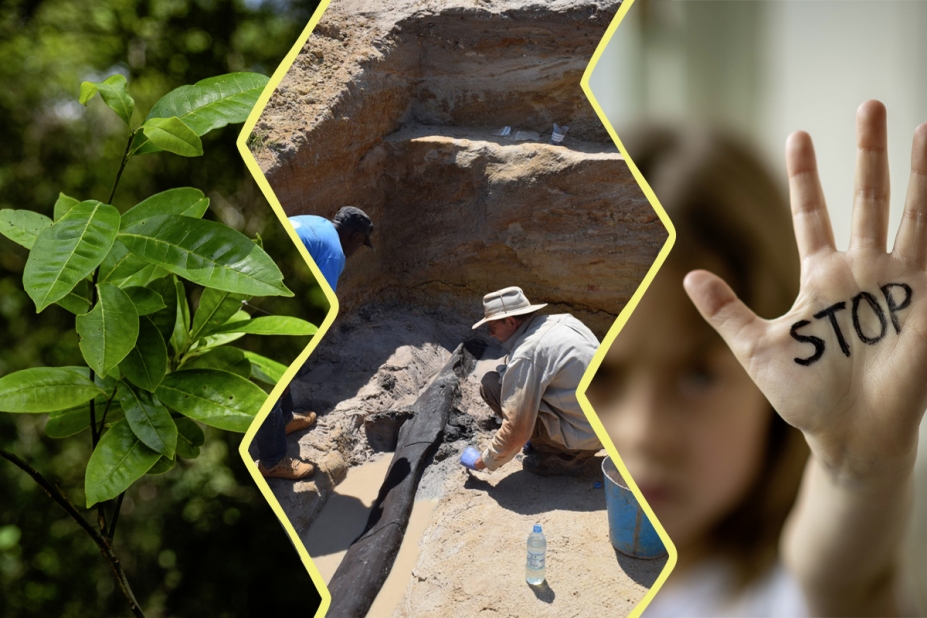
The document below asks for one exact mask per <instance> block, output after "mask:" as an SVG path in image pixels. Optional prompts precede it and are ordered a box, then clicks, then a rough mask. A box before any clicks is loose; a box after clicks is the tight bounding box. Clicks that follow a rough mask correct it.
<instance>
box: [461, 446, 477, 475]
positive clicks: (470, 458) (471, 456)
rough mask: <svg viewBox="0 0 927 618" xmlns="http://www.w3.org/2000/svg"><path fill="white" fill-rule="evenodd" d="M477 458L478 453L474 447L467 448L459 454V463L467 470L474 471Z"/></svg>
mask: <svg viewBox="0 0 927 618" xmlns="http://www.w3.org/2000/svg"><path fill="white" fill-rule="evenodd" d="M479 458H480V452H479V451H478V450H477V449H475V448H474V447H472V446H468V447H467V448H465V449H464V452H463V453H461V454H460V463H461V464H463V466H464V467H465V468H467V469H469V470H476V468H475V467H474V465H475V464H476V460H477V459H479Z"/></svg>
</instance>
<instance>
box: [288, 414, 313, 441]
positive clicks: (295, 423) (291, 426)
mask: <svg viewBox="0 0 927 618" xmlns="http://www.w3.org/2000/svg"><path fill="white" fill-rule="evenodd" d="M315 419H316V415H315V412H307V413H306V414H298V413H296V412H294V413H293V418H292V419H291V420H290V422H289V423H287V424H286V434H287V435H290V434H291V433H293V432H294V431H299V430H300V429H305V428H306V427H311V426H312V424H313V423H315Z"/></svg>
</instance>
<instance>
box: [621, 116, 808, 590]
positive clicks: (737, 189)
mask: <svg viewBox="0 0 927 618" xmlns="http://www.w3.org/2000/svg"><path fill="white" fill-rule="evenodd" d="M620 136H621V139H622V143H623V144H624V145H625V147H626V148H627V151H628V154H629V155H630V157H631V159H632V160H633V161H634V163H635V164H636V165H637V167H638V168H639V169H640V171H641V173H642V174H643V175H644V177H645V178H646V179H647V181H648V183H649V184H650V186H651V188H652V189H653V191H654V193H655V194H656V196H657V199H658V200H660V204H661V205H662V206H663V208H664V209H665V210H666V212H667V214H668V215H669V217H670V219H671V220H672V222H673V225H674V226H675V228H676V244H675V246H674V247H673V250H672V252H671V253H670V256H669V259H668V261H667V265H668V266H671V267H673V268H674V269H677V270H682V272H688V271H689V270H692V269H695V268H707V269H711V268H713V267H714V268H717V261H720V262H721V263H722V264H723V269H724V270H723V271H722V272H717V273H716V274H718V275H720V276H722V277H724V278H725V280H726V281H727V282H728V283H729V284H730V285H731V287H732V288H733V289H734V292H735V293H736V294H737V295H738V297H740V299H741V300H743V301H744V302H745V303H746V304H747V306H749V307H750V308H751V309H753V310H754V311H755V312H756V313H757V314H759V315H760V316H761V317H764V318H773V317H778V316H779V315H782V314H783V313H785V312H786V311H788V309H789V308H790V307H791V305H792V303H793V302H794V300H795V296H796V295H797V293H798V283H799V261H798V249H797V246H796V244H795V237H794V234H793V231H792V221H791V217H790V213H789V207H788V204H787V202H786V201H785V200H784V199H783V197H782V193H781V191H780V189H779V186H778V185H777V183H776V182H774V181H773V180H772V178H771V177H770V175H769V174H768V173H767V171H766V170H765V169H764V167H763V165H762V164H761V163H760V162H759V161H758V160H757V158H756V157H755V156H754V155H753V154H752V153H751V152H750V151H749V149H747V148H745V147H744V146H742V145H741V144H740V143H738V142H737V141H736V140H734V139H732V138H731V137H730V136H727V135H724V134H720V133H716V132H711V131H704V130H695V129H691V130H685V129H672V128H662V127H641V128H638V129H632V130H630V131H627V132H625V133H621V134H620ZM712 258H714V261H713V262H712V263H706V260H711V259H712ZM679 286H680V290H681V288H682V281H681V280H680V281H679ZM706 327H707V325H706ZM770 417H771V420H770V427H769V433H768V434H767V442H766V454H765V457H764V459H763V465H762V469H761V471H760V474H759V475H758V476H757V478H756V479H755V481H754V482H753V484H752V486H751V487H750V489H749V491H748V493H747V494H746V496H745V498H744V499H743V501H742V502H741V503H740V504H739V505H738V506H737V507H735V508H734V510H733V511H732V512H730V513H729V514H728V515H727V516H726V517H724V519H723V520H722V521H721V522H719V524H718V525H717V526H716V527H715V528H714V529H713V530H712V531H711V532H710V537H709V538H708V539H707V541H708V543H707V545H708V547H709V551H711V552H712V553H713V554H714V555H720V556H723V557H725V558H727V559H729V560H731V561H733V562H734V563H735V564H736V566H737V567H738V568H737V575H738V581H737V582H736V584H737V585H738V586H739V587H743V586H746V585H747V584H749V583H750V582H752V581H754V580H755V579H756V577H757V576H759V575H761V574H762V573H764V572H765V571H766V570H767V569H768V568H769V567H770V566H771V565H772V564H773V562H774V561H775V559H776V556H777V551H778V542H779V537H780V535H781V532H782V526H783V524H784V522H785V519H786V517H787V516H788V514H789V511H790V510H791V508H792V506H793V504H794V502H795V497H796V494H797V492H798V487H799V484H800V483H801V475H802V471H803V469H804V464H805V462H806V460H807V457H808V448H807V445H806V443H805V440H804V437H803V436H802V434H801V432H799V431H798V430H796V429H794V428H793V427H791V426H789V425H788V424H786V423H785V421H783V420H782V419H781V418H780V417H779V415H778V414H776V413H775V412H773V413H772V414H771V415H770Z"/></svg>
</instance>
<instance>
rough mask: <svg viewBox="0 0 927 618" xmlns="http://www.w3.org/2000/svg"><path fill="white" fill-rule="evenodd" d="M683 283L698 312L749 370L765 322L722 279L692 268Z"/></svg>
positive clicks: (764, 327) (761, 336) (763, 331)
mask: <svg viewBox="0 0 927 618" xmlns="http://www.w3.org/2000/svg"><path fill="white" fill-rule="evenodd" d="M682 284H683V286H684V287H685V289H686V293H687V294H688V295H689V298H691V299H692V303H693V304H694V305H695V308H696V309H698V312H699V313H701V314H702V317H703V318H705V320H706V321H707V322H708V323H709V324H711V326H712V327H714V329H715V330H716V331H718V334H719V335H721V338H722V339H724V342H725V343H727V346H728V347H729V348H730V349H731V351H732V352H733V353H734V356H736V357H737V360H738V361H740V364H741V365H743V366H744V368H745V369H747V371H748V372H749V370H750V360H751V358H752V357H753V352H754V350H755V349H756V345H757V343H758V342H759V341H760V340H762V338H763V336H764V334H765V333H766V328H767V326H766V321H765V320H762V319H760V318H759V317H758V316H757V315H756V314H755V313H753V312H752V311H751V310H750V309H749V307H747V306H746V305H745V304H743V302H742V301H741V300H740V299H739V298H737V295H736V294H734V291H733V290H732V289H731V288H730V286H728V284H727V283H725V282H724V280H723V279H721V278H720V277H718V276H717V275H713V274H712V273H710V272H708V271H705V270H693V271H692V272H690V273H689V274H688V275H686V278H685V279H684V280H683V282H682Z"/></svg>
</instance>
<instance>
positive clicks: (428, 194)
mask: <svg viewBox="0 0 927 618" xmlns="http://www.w3.org/2000/svg"><path fill="white" fill-rule="evenodd" d="M384 4H386V5H387V6H383V7H375V6H374V3H370V2H361V1H358V0H350V1H347V2H340V1H339V0H335V1H334V2H333V3H332V5H331V6H330V8H329V10H328V11H327V12H326V13H325V15H324V16H323V17H322V20H321V22H320V23H319V25H318V26H317V27H316V29H315V31H314V32H313V34H312V35H311V36H310V37H309V39H308V42H307V43H306V45H305V46H304V48H303V50H302V52H301V53H300V55H299V57H298V58H297V60H296V62H295V63H294V64H293V66H292V68H291V69H290V71H289V72H288V73H287V75H286V77H285V78H284V80H283V82H282V83H281V85H280V87H279V88H278V89H277V91H276V92H275V93H274V94H273V96H272V98H271V100H270V103H269V105H268V106H267V108H266V109H265V110H264V113H263V115H262V117H261V119H260V121H259V122H258V125H257V127H256V129H255V132H254V135H253V136H252V142H251V143H252V144H253V150H254V151H255V155H256V156H257V158H258V161H259V163H260V164H261V167H262V169H263V170H264V172H265V174H266V176H267V178H268V181H269V182H270V185H271V187H272V188H273V190H274V192H275V194H276V195H277V197H278V199H279V200H280V202H281V204H282V206H283V208H284V210H285V211H286V212H287V214H289V215H296V214H307V213H311V214H319V215H322V216H326V217H331V216H332V215H333V214H334V213H335V212H336V211H337V210H338V209H339V208H340V207H341V206H344V205H348V204H352V205H356V206H358V207H360V208H362V209H363V210H365V211H366V212H367V213H368V214H369V215H370V217H371V218H372V219H373V222H374V225H375V232H374V236H373V241H374V245H375V247H376V251H369V250H362V251H361V252H359V253H358V255H356V256H355V257H353V258H351V260H350V261H349V263H348V265H347V268H346V272H345V274H344V275H343V277H342V280H341V282H340V283H339V288H338V296H339V299H340V302H341V306H342V308H343V309H345V310H351V309H352V308H356V307H358V306H359V305H361V304H364V303H366V302H368V301H371V300H374V299H375V300H378V301H380V300H384V299H395V300H398V301H400V302H406V303H414V304H416V305H422V306H426V307H427V306H440V307H444V308H448V307H450V308H454V309H455V310H459V311H462V312H466V313H472V314H473V315H474V318H475V319H476V318H478V317H480V316H479V314H480V312H481V304H480V300H481V298H482V296H483V295H484V294H485V293H487V292H490V291H492V290H495V289H499V288H502V287H506V286H509V285H519V286H521V287H522V288H523V289H524V290H525V292H526V294H527V295H528V297H529V298H530V299H531V300H532V301H535V302H538V301H542V302H548V303H551V304H552V305H553V310H569V311H572V312H574V313H576V314H577V315H578V316H579V317H580V318H581V319H584V321H586V322H587V323H588V324H589V325H590V327H592V328H593V330H594V331H596V333H597V334H599V335H600V336H601V335H602V334H604V332H605V331H606V330H607V328H608V326H609V325H610V324H611V322H612V321H613V320H614V317H615V316H616V315H617V313H618V312H619V311H620V310H621V308H622V307H623V306H624V305H625V303H626V302H627V300H628V298H629V297H630V296H631V294H633V292H634V290H635V289H636V288H637V286H638V285H639V284H640V282H641V280H642V279H643V276H644V274H645V273H646V271H647V269H648V268H649V267H650V266H651V264H652V263H653V261H654V259H655V257H656V255H657V253H658V251H659V249H660V247H661V246H662V244H663V242H664V241H665V239H666V230H665V229H664V227H663V225H662V224H661V222H660V221H659V219H658V218H657V216H656V213H655V212H654V211H653V209H652V208H651V206H650V205H649V203H648V202H647V200H646V198H645V197H644V195H643V192H642V191H641V190H640V188H639V187H638V185H637V183H636V182H635V180H634V178H633V176H632V175H631V173H630V171H629V169H628V167H627V165H626V164H625V162H624V160H623V159H622V157H621V155H620V154H619V153H618V151H617V149H616V148H615V146H614V145H613V143H612V141H611V138H610V137H609V135H608V133H607V132H606V130H605V128H604V126H603V125H602V124H601V122H600V121H599V119H598V118H597V116H596V114H595V111H594V110H593V108H592V106H591V105H590V104H589V102H588V101H587V99H586V97H585V95H584V93H583V92H582V90H581V88H580V79H581V77H582V74H583V72H584V71H585V69H586V65H587V63H588V62H589V59H590V58H591V57H592V54H593V52H594V51H595V48H596V46H597V45H598V43H599V41H600V40H601V38H602V36H603V35H604V33H605V30H606V28H607V27H608V24H609V23H610V22H611V21H612V19H613V17H614V14H615V12H616V11H617V9H618V7H619V6H620V3H618V2H614V1H611V0H609V1H606V0H601V1H598V2H596V1H588V0H587V1H555V2H535V3H530V2H524V1H514V0H507V1H501V2H499V1H491V2H476V3H474V2H472V1H471V0H467V2H466V6H463V2H459V1H458V2H457V3H455V2H442V3H422V2H417V3H414V2H390V3H384ZM555 122H556V123H558V124H560V125H567V126H569V127H570V128H569V132H568V133H567V136H566V138H565V140H564V141H563V144H562V145H552V144H550V143H549V142H550V136H551V131H552V128H553V123H555ZM505 126H509V127H511V129H512V130H511V134H510V135H509V136H505V137H503V136H499V135H496V133H497V132H498V131H499V130H500V129H502V128H503V127H505ZM518 131H522V132H533V133H536V134H538V136H537V137H536V138H535V139H530V140H523V141H516V140H514V139H512V138H513V137H514V135H515V133H516V132H518ZM475 319H474V321H475Z"/></svg>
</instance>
